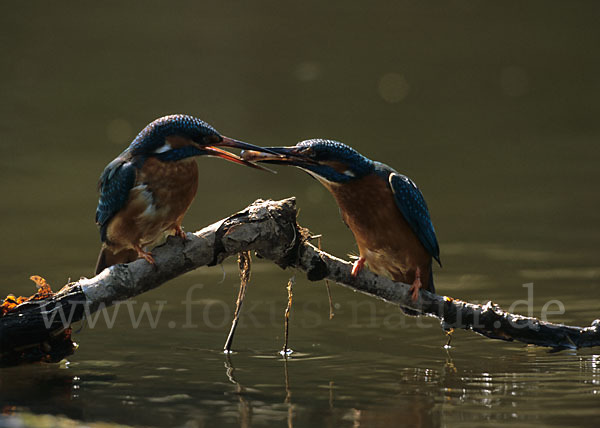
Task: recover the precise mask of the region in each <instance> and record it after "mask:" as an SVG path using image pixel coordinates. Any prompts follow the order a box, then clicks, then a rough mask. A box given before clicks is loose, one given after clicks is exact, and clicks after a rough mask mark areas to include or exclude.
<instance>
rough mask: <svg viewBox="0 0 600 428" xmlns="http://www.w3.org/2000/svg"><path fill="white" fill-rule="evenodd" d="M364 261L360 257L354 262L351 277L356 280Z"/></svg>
mask: <svg viewBox="0 0 600 428" xmlns="http://www.w3.org/2000/svg"><path fill="white" fill-rule="evenodd" d="M365 261H366V259H365V258H364V257H360V258H359V259H358V260H357V261H355V262H354V264H353V265H352V272H351V275H352V276H353V277H354V278H356V277H357V276H358V273H359V272H360V271H361V270H362V268H363V266H364V265H365Z"/></svg>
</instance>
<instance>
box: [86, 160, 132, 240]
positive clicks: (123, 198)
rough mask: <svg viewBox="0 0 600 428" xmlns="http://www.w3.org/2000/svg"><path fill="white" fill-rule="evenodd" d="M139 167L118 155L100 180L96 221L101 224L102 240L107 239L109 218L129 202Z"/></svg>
mask: <svg viewBox="0 0 600 428" xmlns="http://www.w3.org/2000/svg"><path fill="white" fill-rule="evenodd" d="M136 170H137V168H136V167H135V165H133V163H131V162H130V161H129V160H127V159H125V158H122V157H118V158H116V159H115V160H113V161H112V162H111V163H109V164H108V165H107V166H106V168H105V169H104V171H103V172H102V175H101V176H100V181H99V182H98V190H99V191H100V199H99V201H98V207H97V208H96V223H97V224H98V225H99V226H100V236H101V238H102V241H103V242H104V241H105V240H106V227H107V226H108V222H109V220H110V219H111V218H112V217H113V216H114V215H115V214H116V213H117V212H118V211H119V210H120V209H121V208H123V207H124V206H125V204H126V203H127V199H129V192H130V190H131V189H132V188H133V186H134V184H135V177H136Z"/></svg>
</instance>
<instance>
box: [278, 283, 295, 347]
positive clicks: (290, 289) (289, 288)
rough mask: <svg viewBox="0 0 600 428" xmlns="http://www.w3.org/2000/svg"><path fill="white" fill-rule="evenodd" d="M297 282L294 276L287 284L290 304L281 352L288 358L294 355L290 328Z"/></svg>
mask: <svg viewBox="0 0 600 428" xmlns="http://www.w3.org/2000/svg"><path fill="white" fill-rule="evenodd" d="M295 282H296V277H295V276H293V277H291V278H290V280H289V281H288V284H287V292H288V303H287V307H286V308H285V317H284V322H283V323H284V339H283V349H282V350H281V355H283V356H284V357H287V356H288V355H290V354H291V353H292V350H291V349H289V348H288V333H289V326H290V311H291V310H292V297H293V294H292V286H293V285H294V283H295Z"/></svg>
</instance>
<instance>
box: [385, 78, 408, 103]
mask: <svg viewBox="0 0 600 428" xmlns="http://www.w3.org/2000/svg"><path fill="white" fill-rule="evenodd" d="M377 90H378V92H379V96H381V98H383V99H384V101H387V102H388V103H398V102H400V101H402V100H403V99H404V98H406V96H407V95H408V92H409V91H410V85H409V83H408V81H407V80H406V78H405V77H404V76H403V75H402V74H399V73H387V74H384V75H383V76H381V78H380V79H379V83H378V85H377Z"/></svg>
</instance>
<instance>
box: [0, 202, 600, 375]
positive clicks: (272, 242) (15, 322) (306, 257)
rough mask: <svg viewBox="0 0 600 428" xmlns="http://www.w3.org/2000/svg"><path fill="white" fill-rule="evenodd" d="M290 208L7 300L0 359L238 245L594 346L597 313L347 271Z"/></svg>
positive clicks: (451, 318)
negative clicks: (524, 308)
mask: <svg viewBox="0 0 600 428" xmlns="http://www.w3.org/2000/svg"><path fill="white" fill-rule="evenodd" d="M296 214H297V211H296V201H295V199H294V198H289V199H284V200H281V201H270V200H269V201H263V200H257V201H256V202H254V203H253V204H251V205H250V206H248V207H247V208H245V209H244V210H242V211H240V212H238V213H236V214H234V215H232V216H230V217H228V218H226V219H223V220H221V221H219V222H217V223H214V224H212V225H210V226H208V227H206V228H204V229H202V230H200V231H198V232H195V233H193V234H188V235H187V239H186V240H183V239H181V238H180V237H172V238H169V239H168V240H167V242H166V243H165V244H164V245H162V246H160V247H158V248H155V249H154V250H153V255H154V259H155V262H156V264H155V265H154V266H153V265H150V264H149V263H147V262H146V261H145V260H137V261H135V262H132V263H129V264H123V265H116V266H113V267H111V268H110V269H106V270H104V271H102V272H101V273H100V274H98V275H97V276H95V277H93V278H90V279H87V278H84V279H81V280H79V281H77V282H73V283H70V284H67V285H66V286H65V287H63V288H62V289H61V290H60V291H59V292H58V293H56V294H54V295H51V296H48V297H46V298H43V299H38V300H30V301H27V302H25V303H21V304H18V305H15V306H14V307H11V308H10V310H8V311H7V312H6V313H5V314H4V315H3V316H1V317H0V365H11V364H18V363H22V362H32V361H57V360H59V359H60V358H62V357H64V356H67V355H69V354H71V353H72V352H73V351H74V345H73V344H72V342H71V341H70V337H67V336H68V333H69V327H70V325H71V324H72V323H75V322H78V321H80V320H82V319H83V318H84V317H85V316H89V314H92V313H93V312H95V311H96V310H98V309H100V308H104V307H107V306H110V305H112V304H115V303H117V302H120V301H123V300H126V299H128V298H131V297H133V296H136V295H138V294H141V293H144V292H146V291H149V290H151V289H153V288H155V287H158V286H159V285H161V284H163V283H165V282H167V281H168V280H170V279H173V278H175V277H177V276H179V275H182V274H184V273H186V272H189V271H190V270H193V269H197V268H199V267H202V266H212V265H215V264H219V263H221V262H222V261H223V260H225V259H226V258H228V257H230V256H237V255H238V253H240V252H244V251H254V252H256V254H257V256H259V257H260V258H263V259H268V260H271V261H273V262H274V263H276V264H277V265H279V266H280V267H282V268H284V269H285V268H294V269H298V270H300V271H304V272H306V275H307V278H308V279H309V280H310V281H318V280H322V279H329V280H332V281H335V282H336V283H338V284H340V285H343V286H345V287H349V288H352V289H354V290H357V291H361V292H362V293H364V294H366V295H367V296H369V297H375V298H379V299H382V300H384V301H386V302H388V303H391V304H395V305H398V306H401V307H403V308H409V309H411V310H412V311H413V312H415V313H419V314H421V315H427V316H433V317H436V318H438V319H440V320H441V325H442V326H443V327H444V328H445V329H451V328H460V329H466V330H472V331H475V332H477V333H479V334H482V335H484V336H486V337H489V338H492V339H501V340H508V341H513V340H516V341H520V342H523V343H529V344H534V345H539V346H547V347H552V348H556V349H562V348H581V347H590V346H598V345H600V320H596V321H594V322H593V323H592V325H591V326H589V327H585V328H582V327H571V326H565V325H558V324H552V323H548V322H542V321H540V320H538V319H535V318H528V317H523V316H520V315H515V314H510V313H507V312H505V311H503V310H501V309H500V308H499V307H498V306H497V305H494V304H493V303H491V302H489V303H487V304H485V305H476V304H471V303H467V302H463V301H461V300H458V299H453V298H449V297H446V296H439V295H436V294H433V293H429V292H427V291H424V290H421V292H420V295H419V298H418V300H417V301H414V300H413V299H412V298H411V292H410V285H408V284H402V283H397V282H393V281H392V280H390V279H387V278H384V277H380V276H377V275H375V274H373V273H371V272H370V271H368V270H367V269H364V270H362V271H361V272H360V273H359V274H358V275H355V276H353V275H352V264H351V263H350V262H347V261H344V260H341V259H338V258H336V257H334V256H332V255H330V254H327V253H326V252H324V251H320V250H319V249H318V248H316V247H315V246H313V245H312V244H311V243H310V242H309V237H310V233H309V231H308V230H306V229H303V228H301V227H300V226H298V224H297V223H296ZM65 335H67V336H65ZM65 337H67V339H68V341H66V340H65ZM57 338H60V340H58V339H57ZM67 345H68V346H67Z"/></svg>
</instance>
